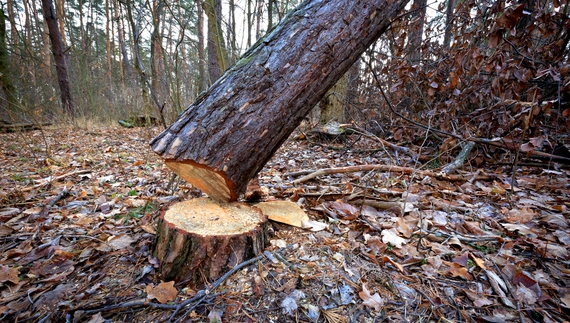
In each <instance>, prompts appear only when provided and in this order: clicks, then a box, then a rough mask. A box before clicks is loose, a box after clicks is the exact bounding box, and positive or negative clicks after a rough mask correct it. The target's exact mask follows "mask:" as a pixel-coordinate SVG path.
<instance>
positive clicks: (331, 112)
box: [319, 74, 348, 124]
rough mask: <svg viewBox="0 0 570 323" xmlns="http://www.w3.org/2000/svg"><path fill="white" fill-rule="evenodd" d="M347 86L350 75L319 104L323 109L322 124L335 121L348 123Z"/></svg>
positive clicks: (338, 83)
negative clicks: (346, 109)
mask: <svg viewBox="0 0 570 323" xmlns="http://www.w3.org/2000/svg"><path fill="white" fill-rule="evenodd" d="M347 85H348V75H347V74H344V75H343V76H342V77H341V78H340V80H338V81H337V82H336V84H335V85H334V86H333V87H332V88H330V89H329V90H328V91H327V93H326V94H325V96H324V97H323V98H322V100H321V101H320V102H319V106H320V108H321V118H320V123H322V124H325V123H327V122H329V121H333V120H334V121H337V122H340V123H345V122H346V113H345V109H344V107H345V98H346V93H347Z"/></svg>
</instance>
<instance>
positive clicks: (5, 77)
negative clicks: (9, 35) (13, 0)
mask: <svg viewBox="0 0 570 323" xmlns="http://www.w3.org/2000/svg"><path fill="white" fill-rule="evenodd" d="M9 66H10V56H9V55H8V49H7V46H6V16H5V15H4V10H3V9H1V8H0V86H1V87H2V90H3V91H4V97H5V98H6V99H5V100H6V102H5V104H3V105H4V106H5V107H6V110H8V111H13V110H15V108H17V107H18V100H17V99H16V94H15V93H14V90H15V89H14V85H13V83H12V78H11V77H10V75H11V73H10V71H9V69H8V67H9Z"/></svg>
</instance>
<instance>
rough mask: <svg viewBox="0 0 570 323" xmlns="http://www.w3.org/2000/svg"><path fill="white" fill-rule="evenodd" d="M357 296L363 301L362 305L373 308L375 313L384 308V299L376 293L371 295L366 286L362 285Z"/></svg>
mask: <svg viewBox="0 0 570 323" xmlns="http://www.w3.org/2000/svg"><path fill="white" fill-rule="evenodd" d="M358 296H360V298H361V299H362V300H363V302H362V304H363V305H366V306H368V307H371V308H373V309H374V310H375V311H376V312H380V310H382V307H383V306H384V299H382V297H380V295H378V293H375V294H374V295H371V294H370V292H369V291H368V289H367V288H366V284H362V291H361V292H359V293H358Z"/></svg>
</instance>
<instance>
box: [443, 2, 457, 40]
mask: <svg viewBox="0 0 570 323" xmlns="http://www.w3.org/2000/svg"><path fill="white" fill-rule="evenodd" d="M455 1H456V0H447V7H446V9H445V33H444V35H443V49H445V50H447V49H449V45H450V44H451V36H452V32H453V10H454V9H455Z"/></svg>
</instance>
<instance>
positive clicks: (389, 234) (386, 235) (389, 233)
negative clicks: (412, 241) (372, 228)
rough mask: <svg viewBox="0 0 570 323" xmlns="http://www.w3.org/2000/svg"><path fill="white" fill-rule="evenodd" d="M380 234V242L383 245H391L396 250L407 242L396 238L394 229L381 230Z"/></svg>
mask: <svg viewBox="0 0 570 323" xmlns="http://www.w3.org/2000/svg"><path fill="white" fill-rule="evenodd" d="M381 234H382V242H384V243H385V244H391V245H392V246H394V247H396V248H402V245H403V244H406V243H407V242H408V241H407V240H406V239H404V238H401V237H399V236H398V233H397V232H396V229H395V228H392V229H386V230H382V233H381Z"/></svg>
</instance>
